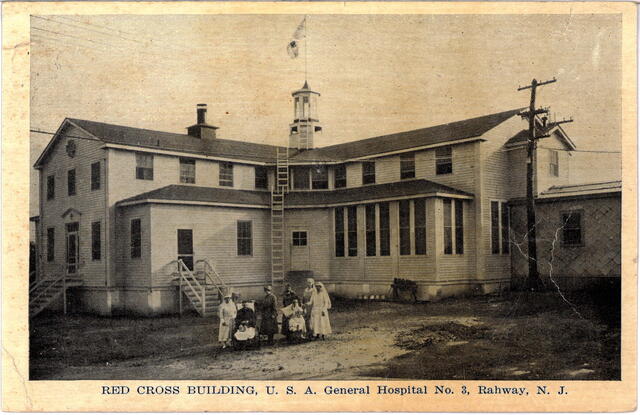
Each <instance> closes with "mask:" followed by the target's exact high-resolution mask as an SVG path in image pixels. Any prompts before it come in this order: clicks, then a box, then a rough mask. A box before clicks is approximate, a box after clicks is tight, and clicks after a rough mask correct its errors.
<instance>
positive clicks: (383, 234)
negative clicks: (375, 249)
mask: <svg viewBox="0 0 640 415" xmlns="http://www.w3.org/2000/svg"><path fill="white" fill-rule="evenodd" d="M378 210H379V212H378V213H379V215H380V256H389V255H390V254H391V233H390V231H389V222H390V221H389V203H380V204H379V205H378Z"/></svg>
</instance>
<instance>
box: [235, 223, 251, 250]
mask: <svg viewBox="0 0 640 415" xmlns="http://www.w3.org/2000/svg"><path fill="white" fill-rule="evenodd" d="M237 233H238V255H245V256H248V255H253V235H252V232H251V221H249V220H239V221H238V231H237Z"/></svg>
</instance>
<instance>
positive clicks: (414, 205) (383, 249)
mask: <svg viewBox="0 0 640 415" xmlns="http://www.w3.org/2000/svg"><path fill="white" fill-rule="evenodd" d="M452 209H453V213H452ZM412 217H413V223H412V221H411V218H412ZM345 218H346V229H345ZM389 224H390V220H389V203H378V204H369V205H365V244H366V246H365V253H366V255H367V256H376V255H380V256H389V255H390V253H391V249H390V246H391V244H390V239H391V238H390V236H391V233H390V227H389ZM398 224H399V228H398V229H399V236H398V238H399V248H400V255H412V254H413V255H426V253H427V212H426V199H424V198H421V199H413V200H402V201H400V202H399V203H398ZM334 225H335V228H334V238H335V241H334V242H335V256H337V257H344V256H358V223H357V208H356V206H349V207H347V208H335V209H334ZM443 226H444V253H445V254H453V252H455V253H456V254H463V253H464V215H463V205H462V201H460V200H455V201H452V200H451V199H444V201H443ZM412 230H413V232H412ZM345 234H346V240H345ZM378 244H379V248H378Z"/></svg>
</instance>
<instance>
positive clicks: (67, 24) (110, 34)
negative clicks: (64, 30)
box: [32, 16, 144, 44]
mask: <svg viewBox="0 0 640 415" xmlns="http://www.w3.org/2000/svg"><path fill="white" fill-rule="evenodd" d="M32 17H35V18H37V19H42V20H46V21H48V22H53V23H55V24H59V25H62V26H68V27H75V28H78V29H81V30H88V31H90V32H95V33H99V34H101V35H106V36H113V37H117V38H119V39H124V40H128V41H130V42H136V43H140V44H144V42H140V41H139V40H136V39H129V38H126V37H124V36H118V35H115V34H113V33H108V32H103V31H100V30H95V29H89V28H86V27H81V26H78V25H74V24H70V23H63V22H59V21H57V20H53V19H47V18H46V17H42V16H32Z"/></svg>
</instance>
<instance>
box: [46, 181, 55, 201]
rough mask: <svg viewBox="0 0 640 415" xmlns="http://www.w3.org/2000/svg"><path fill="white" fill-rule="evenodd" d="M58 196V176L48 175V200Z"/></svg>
mask: <svg viewBox="0 0 640 415" xmlns="http://www.w3.org/2000/svg"><path fill="white" fill-rule="evenodd" d="M55 197H56V176H54V175H51V176H47V200H51V199H53V198H55Z"/></svg>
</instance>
